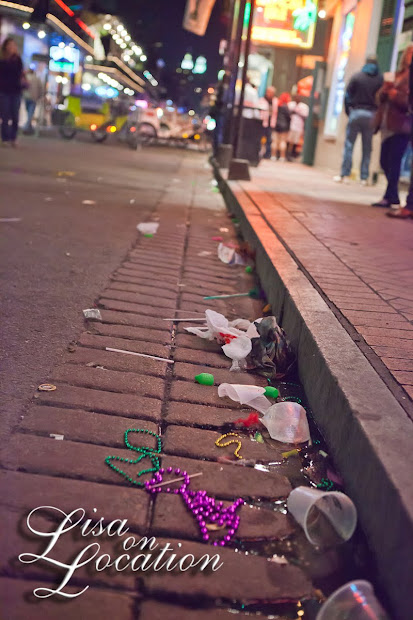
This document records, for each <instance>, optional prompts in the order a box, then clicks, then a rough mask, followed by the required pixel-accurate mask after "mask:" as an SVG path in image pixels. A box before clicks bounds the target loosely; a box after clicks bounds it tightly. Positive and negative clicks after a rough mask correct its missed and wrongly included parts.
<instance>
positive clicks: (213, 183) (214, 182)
mask: <svg viewBox="0 0 413 620" xmlns="http://www.w3.org/2000/svg"><path fill="white" fill-rule="evenodd" d="M211 185H213V186H214V187H217V185H218V181H217V180H216V179H212V181H211Z"/></svg>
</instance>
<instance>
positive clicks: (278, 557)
mask: <svg viewBox="0 0 413 620" xmlns="http://www.w3.org/2000/svg"><path fill="white" fill-rule="evenodd" d="M268 561H269V562H275V564H288V560H287V558H286V557H285V556H284V555H277V554H276V553H275V554H274V555H273V556H271V557H270V558H268Z"/></svg>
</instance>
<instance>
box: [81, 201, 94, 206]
mask: <svg viewBox="0 0 413 620" xmlns="http://www.w3.org/2000/svg"><path fill="white" fill-rule="evenodd" d="M95 204H96V200H82V205H95Z"/></svg>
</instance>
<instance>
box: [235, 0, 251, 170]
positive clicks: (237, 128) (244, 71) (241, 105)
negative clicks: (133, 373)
mask: <svg viewBox="0 0 413 620" xmlns="http://www.w3.org/2000/svg"><path fill="white" fill-rule="evenodd" d="M254 9H255V0H251V10H250V15H249V20H248V29H247V39H246V41H245V50H244V66H243V68H242V83H241V93H240V98H239V105H238V114H237V116H236V119H235V123H234V134H233V140H234V141H233V146H234V151H233V153H234V158H235V159H236V158H237V155H238V144H239V136H240V133H241V131H242V113H243V111H244V98H245V84H246V81H247V72H248V57H249V54H250V47H251V31H252V22H253V19H254Z"/></svg>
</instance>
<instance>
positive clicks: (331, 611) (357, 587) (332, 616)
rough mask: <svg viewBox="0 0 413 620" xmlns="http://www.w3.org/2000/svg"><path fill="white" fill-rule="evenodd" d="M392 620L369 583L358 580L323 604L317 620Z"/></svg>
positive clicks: (336, 592)
mask: <svg viewBox="0 0 413 620" xmlns="http://www.w3.org/2000/svg"><path fill="white" fill-rule="evenodd" d="M352 619H354V620H390V619H389V616H388V615H387V614H386V612H385V611H384V609H383V607H382V606H381V605H380V603H379V601H378V600H377V598H376V597H375V595H374V590H373V586H372V585H371V583H370V582H369V581H364V579H358V580H357V581H350V582H349V583H346V584H344V586H341V588H338V590H336V591H335V592H333V594H331V595H330V596H329V597H328V599H327V600H326V601H325V602H324V603H323V605H322V607H321V609H320V610H319V612H318V614H317V617H316V620H352Z"/></svg>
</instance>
